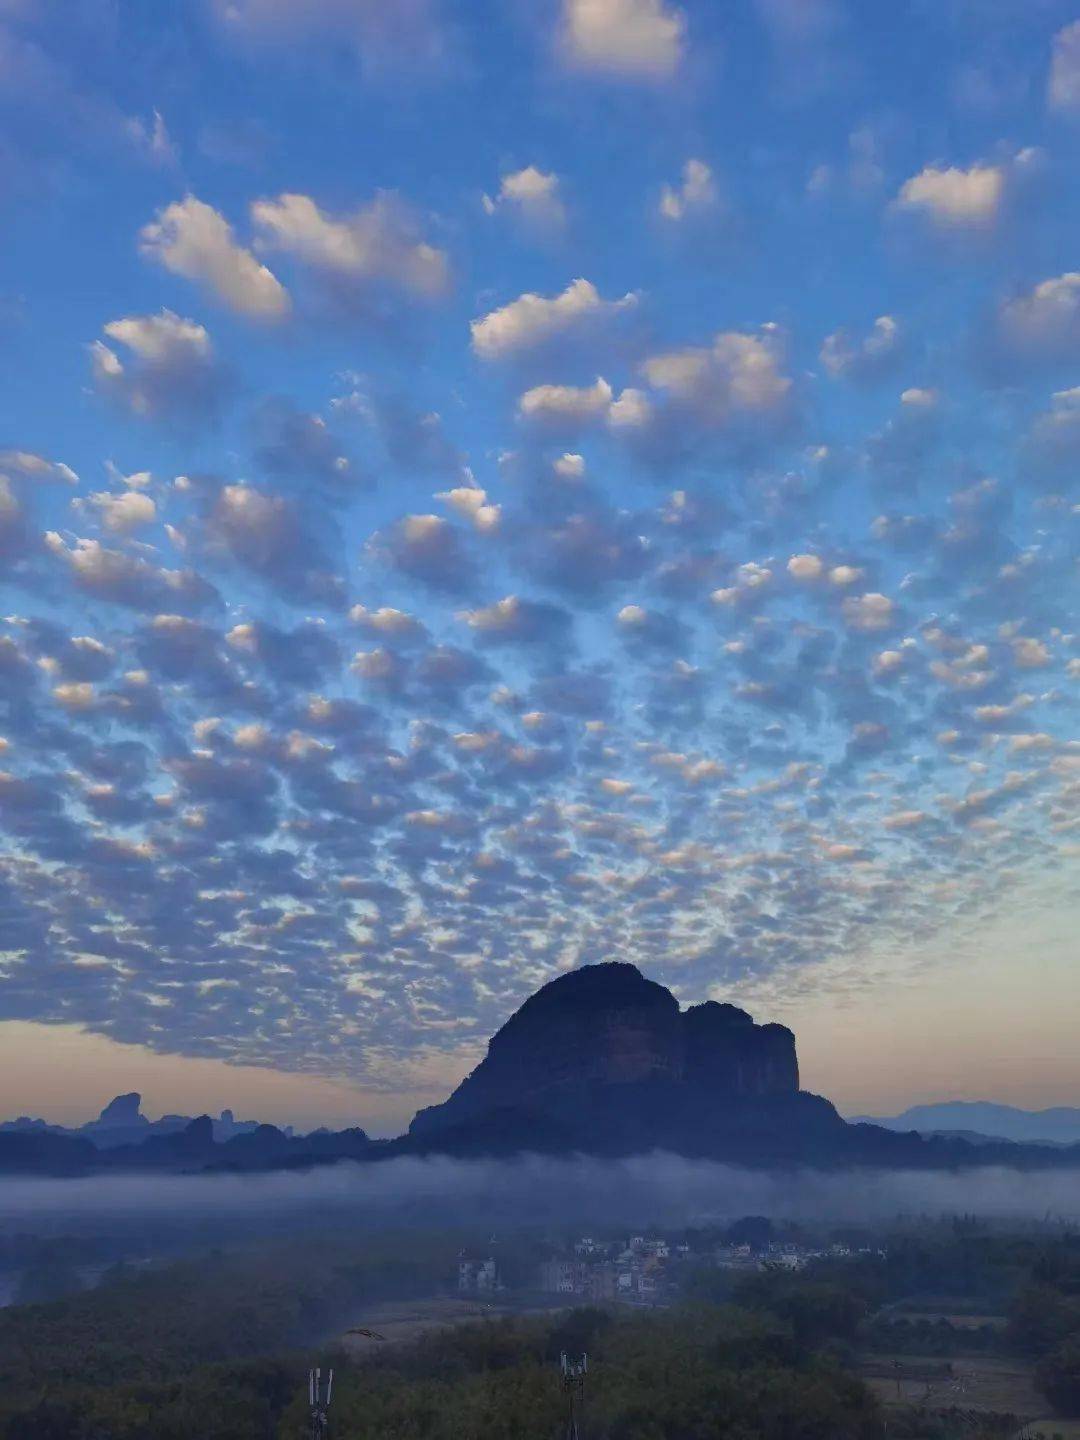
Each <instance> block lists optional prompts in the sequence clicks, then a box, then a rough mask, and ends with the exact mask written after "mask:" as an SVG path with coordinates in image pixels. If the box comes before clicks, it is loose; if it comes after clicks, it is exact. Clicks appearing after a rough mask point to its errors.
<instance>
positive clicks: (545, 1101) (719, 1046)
mask: <svg viewBox="0 0 1080 1440" xmlns="http://www.w3.org/2000/svg"><path fill="white" fill-rule="evenodd" d="M972 1111H975V1112H977V1113H971V1112H972ZM990 1112H997V1114H998V1115H1001V1114H1012V1115H1013V1116H1021V1115H1023V1114H1024V1112H1022V1111H1011V1112H1010V1111H1008V1109H1007V1107H1004V1106H989V1105H987V1106H985V1107H980V1106H930V1107H922V1108H921V1109H919V1110H909V1111H907V1112H906V1114H905V1115H903V1116H898V1117H895V1118H894V1119H890V1120H888V1121H884V1122H882V1123H880V1124H879V1123H876V1122H861V1123H848V1122H846V1121H845V1120H843V1119H842V1118H841V1116H840V1115H839V1114H838V1112H837V1111H836V1109H835V1107H834V1106H833V1105H832V1104H831V1103H830V1102H829V1101H828V1100H826V1099H824V1098H823V1097H822V1096H820V1095H812V1094H810V1093H809V1092H808V1091H806V1090H803V1089H801V1088H800V1085H799V1066H798V1060H797V1057H796V1052H795V1036H794V1035H793V1034H792V1033H791V1031H790V1030H788V1029H786V1028H785V1027H784V1026H783V1025H770V1024H766V1025H759V1024H757V1023H756V1022H755V1021H754V1020H753V1019H752V1018H751V1016H749V1015H748V1014H747V1013H746V1011H745V1010H740V1009H738V1008H737V1007H736V1006H734V1005H721V1004H717V1003H716V1002H714V1001H708V1002H706V1003H705V1004H702V1005H691V1006H689V1007H688V1008H687V1009H685V1010H684V1009H682V1008H681V1006H680V1005H679V1002H678V1001H677V1000H676V998H675V996H674V995H673V994H672V993H671V991H670V990H667V989H665V988H664V986H663V985H658V984H656V983H655V982H654V981H652V980H648V979H646V978H645V976H644V975H642V974H641V972H640V971H639V970H637V969H636V968H635V967H634V966H633V965H626V964H622V963H618V962H613V963H606V964H599V965H585V966H582V967H581V968H580V969H578V970H572V971H569V972H567V973H566V974H564V975H560V976H559V977H558V978H557V979H555V980H551V981H549V982H548V984H546V985H544V986H542V987H541V988H540V989H539V990H538V991H537V992H536V993H535V994H534V995H531V996H530V997H529V998H528V999H527V1000H526V1001H525V1003H524V1004H523V1005H522V1006H521V1007H520V1009H518V1010H517V1011H516V1012H515V1013H514V1014H513V1015H511V1016H510V1018H509V1019H508V1020H507V1021H506V1023H505V1024H504V1025H503V1026H502V1028H501V1029H500V1030H499V1031H498V1032H497V1033H496V1034H495V1035H494V1036H493V1037H492V1039H491V1041H490V1043H489V1045H488V1050H487V1054H486V1056H485V1057H484V1059H483V1060H482V1061H481V1062H480V1064H479V1065H478V1066H477V1067H476V1069H475V1070H474V1071H473V1072H472V1074H471V1075H469V1076H467V1077H466V1078H465V1079H464V1080H463V1081H462V1083H461V1084H460V1085H459V1086H458V1087H457V1089H456V1090H455V1091H454V1092H453V1094H452V1095H450V1096H449V1097H448V1099H447V1100H445V1101H444V1102H443V1103H442V1104H441V1105H433V1106H430V1107H429V1108H427V1109H425V1110H421V1111H420V1112H419V1113H418V1114H417V1115H416V1116H415V1118H414V1119H413V1122H412V1125H411V1126H410V1127H409V1133H408V1134H407V1135H402V1136H400V1137H399V1138H398V1139H396V1140H387V1141H372V1140H370V1139H369V1138H368V1137H367V1135H365V1134H364V1132H363V1131H362V1130H359V1129H356V1130H344V1131H340V1132H337V1133H332V1132H329V1131H316V1132H315V1133H314V1134H311V1135H306V1136H294V1135H291V1134H289V1133H288V1132H287V1131H284V1130H279V1129H276V1128H275V1127H274V1126H272V1125H259V1126H253V1125H250V1122H248V1123H245V1122H236V1121H235V1120H234V1119H233V1117H232V1116H231V1115H229V1114H228V1112H225V1113H224V1114H223V1116H222V1117H221V1120H219V1121H213V1120H211V1119H210V1117H209V1116H207V1115H203V1116H199V1117H197V1118H195V1119H187V1118H186V1117H182V1116H165V1117H163V1119H161V1120H159V1121H154V1122H148V1121H147V1120H146V1119H145V1118H144V1117H143V1115H142V1113H141V1109H140V1099H139V1096H138V1094H136V1093H134V1092H132V1093H131V1094H129V1095H121V1096H118V1097H117V1098H116V1100H114V1101H112V1102H111V1103H110V1104H109V1105H107V1106H106V1107H105V1110H104V1111H103V1112H102V1115H101V1117H100V1119H98V1120H96V1121H93V1122H91V1124H89V1125H86V1126H84V1127H82V1129H81V1130H79V1131H73V1132H72V1131H69V1132H60V1133H56V1132H55V1131H52V1130H50V1129H49V1128H48V1127H42V1125H41V1123H40V1122H34V1121H26V1120H24V1121H19V1122H15V1124H14V1125H13V1126H12V1127H11V1128H10V1129H9V1130H8V1131H6V1132H5V1133H0V1173H3V1172H7V1173H22V1174H26V1173H47V1174H72V1173H86V1172H88V1171H98V1172H101V1171H105V1172H116V1171H123V1170H127V1171H131V1170H179V1171H188V1172H192V1171H221V1170H228V1171H252V1170H281V1169H293V1168H299V1167H308V1166H312V1165H323V1164H331V1163H334V1162H336V1161H338V1160H345V1159H350V1160H360V1161H364V1162H368V1163H378V1162H379V1161H382V1160H387V1159H393V1158H394V1157H397V1156H404V1155H455V1156H462V1157H481V1156H513V1155H521V1154H525V1153H533V1154H544V1155H560V1156H566V1155H594V1156H612V1157H614V1156H628V1155H642V1154H649V1153H651V1152H654V1151H666V1152H669V1153H672V1154H676V1155H684V1156H687V1157H692V1158H698V1159H707V1160H718V1161H725V1162H728V1163H730V1164H738V1165H749V1166H757V1167H759V1168H780V1167H795V1166H805V1167H813V1168H817V1169H829V1168H839V1167H870V1166H872V1167H875V1168H878V1169H890V1168H891V1169H900V1168H904V1169H937V1168H945V1167H960V1166H975V1165H1008V1166H1013V1167H1017V1166H1023V1167H1031V1168H1036V1167H1048V1166H1049V1167H1059V1166H1073V1165H1076V1166H1080V1144H1076V1145H1071V1144H1067V1143H1063V1142H1064V1141H1066V1140H1072V1139H1073V1138H1076V1139H1080V1131H1077V1132H1075V1134H1074V1132H1070V1131H1069V1130H1067V1129H1062V1128H1060V1127H1059V1128H1053V1129H1051V1130H1046V1129H1044V1130H1043V1132H1042V1133H1043V1135H1045V1136H1046V1137H1047V1138H1046V1140H1045V1141H1044V1142H1043V1143H1028V1135H1027V1134H1026V1133H1024V1134H1022V1135H1021V1136H1016V1135H1015V1131H1014V1133H1013V1134H1012V1135H1009V1136H1005V1135H1003V1134H1000V1133H999V1134H998V1135H987V1134H986V1133H985V1132H986V1128H987V1125H988V1123H990V1122H991V1121H992V1120H993V1118H994V1117H993V1114H992V1113H990ZM928 1114H929V1115H931V1121H930V1124H929V1125H927V1116H928ZM1064 1114H1070V1115H1073V1116H1076V1115H1078V1114H1080V1112H1075V1111H1073V1112H1065V1111H1046V1112H1044V1116H1054V1115H1064ZM1025 1118H1026V1119H1027V1120H1029V1121H1032V1120H1036V1119H1038V1118H1039V1117H1034V1116H1026V1117H1025ZM1046 1123H1047V1122H1045V1121H1044V1124H1046ZM1074 1123H1075V1122H1074ZM924 1127H925V1130H926V1134H925V1135H923V1134H919V1133H914V1132H918V1131H920V1130H922V1129H924ZM934 1127H937V1128H938V1129H940V1131H947V1132H951V1133H933V1134H931V1133H930V1130H931V1129H932V1128H934ZM898 1132H903V1133H898ZM957 1132H964V1133H963V1135H962V1136H961V1135H958V1134H957ZM1020 1140H1022V1141H1023V1143H1018V1141H1020Z"/></svg>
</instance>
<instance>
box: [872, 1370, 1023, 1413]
mask: <svg viewBox="0 0 1080 1440" xmlns="http://www.w3.org/2000/svg"><path fill="white" fill-rule="evenodd" d="M859 1368H860V1374H861V1375H862V1378H863V1379H864V1380H865V1381H866V1383H867V1384H868V1385H869V1386H870V1388H871V1389H872V1390H873V1391H874V1393H875V1394H876V1395H878V1396H879V1397H880V1398H881V1400H882V1401H883V1402H884V1403H885V1404H886V1405H889V1404H892V1405H897V1404H900V1405H922V1406H926V1407H927V1408H928V1409H931V1410H935V1409H941V1410H946V1409H949V1408H951V1407H953V1406H956V1407H958V1408H959V1409H962V1410H980V1411H987V1412H993V1413H996V1414H1006V1415H1015V1416H1016V1417H1017V1418H1018V1419H1020V1420H1025V1421H1026V1420H1028V1419H1035V1417H1037V1416H1038V1415H1040V1414H1044V1413H1045V1407H1046V1401H1045V1400H1044V1399H1042V1397H1041V1396H1039V1395H1038V1394H1037V1393H1036V1391H1035V1388H1034V1386H1033V1384H1032V1379H1031V1366H1030V1365H1026V1364H1025V1363H1024V1362H1023V1361H1022V1360H999V1359H985V1358H983V1357H982V1356H977V1357H975V1356H973V1357H967V1356H965V1357H962V1358H958V1359H954V1360H950V1361H946V1360H942V1359H941V1358H940V1357H938V1356H926V1357H920V1356H918V1355H874V1356H867V1357H866V1359H865V1360H864V1361H863V1363H862V1365H861V1366H860V1367H859Z"/></svg>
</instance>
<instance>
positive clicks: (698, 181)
mask: <svg viewBox="0 0 1080 1440" xmlns="http://www.w3.org/2000/svg"><path fill="white" fill-rule="evenodd" d="M716 198H717V196H716V181H715V179H714V178H713V172H712V170H711V169H710V168H709V166H708V165H706V163H705V161H704V160H687V162H686V164H685V165H684V166H683V168H682V182H681V184H679V185H665V186H664V188H663V190H662V191H661V192H660V214H661V216H662V217H663V218H664V219H665V220H685V219H686V218H687V216H688V215H694V214H696V213H699V212H700V211H702V210H710V209H712V207H713V206H714V205H715V204H716Z"/></svg>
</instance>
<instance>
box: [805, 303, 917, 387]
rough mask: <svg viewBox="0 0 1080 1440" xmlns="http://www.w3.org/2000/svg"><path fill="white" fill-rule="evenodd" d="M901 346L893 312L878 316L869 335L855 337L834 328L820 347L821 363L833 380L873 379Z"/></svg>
mask: <svg viewBox="0 0 1080 1440" xmlns="http://www.w3.org/2000/svg"><path fill="white" fill-rule="evenodd" d="M899 349H900V326H899V325H898V324H897V322H896V320H895V319H894V318H893V316H892V315H879V316H878V318H877V319H876V320H875V321H874V324H873V327H872V328H871V330H870V333H869V335H867V336H865V337H864V338H863V339H862V340H856V339H853V338H852V336H851V335H850V334H849V333H848V331H846V330H835V331H834V332H833V333H832V334H831V335H828V336H826V338H825V340H824V342H823V344H822V346H821V357H820V358H821V363H822V365H824V367H825V369H826V371H827V372H828V374H829V375H831V376H832V377H833V379H834V380H835V379H839V378H841V377H847V378H850V379H870V378H872V377H873V376H874V375H877V374H880V373H881V372H882V371H883V370H885V369H887V368H888V365H889V362H890V361H891V360H893V359H894V358H895V357H896V355H897V354H898V352H899Z"/></svg>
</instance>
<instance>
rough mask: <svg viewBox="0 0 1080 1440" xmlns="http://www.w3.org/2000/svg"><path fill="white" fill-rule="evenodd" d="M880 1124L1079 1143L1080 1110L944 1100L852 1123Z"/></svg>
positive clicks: (1024, 1141)
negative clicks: (1021, 1107) (898, 1113)
mask: <svg viewBox="0 0 1080 1440" xmlns="http://www.w3.org/2000/svg"><path fill="white" fill-rule="evenodd" d="M860 1122H861V1123H865V1124H868V1125H881V1126H883V1127H884V1128H885V1129H887V1130H917V1131H918V1132H919V1133H920V1134H922V1135H928V1134H946V1133H948V1134H953V1135H956V1134H959V1133H960V1132H964V1133H965V1138H971V1139H972V1140H975V1141H985V1140H987V1139H992V1140H1012V1141H1014V1142H1016V1143H1018V1144H1046V1145H1077V1144H1080V1108H1075V1107H1071V1106H1068V1105H1058V1106H1055V1107H1054V1108H1053V1109H1050V1110H1018V1109H1017V1108H1016V1107H1015V1106H1013V1105H995V1104H993V1103H992V1102H991V1101H989V1100H944V1101H940V1102H938V1103H937V1104H931V1105H913V1106H912V1107H911V1108H910V1109H909V1110H905V1111H904V1112H903V1114H901V1115H891V1116H888V1117H886V1118H882V1119H875V1118H873V1117H871V1116H860V1117H859V1119H858V1120H856V1121H853V1122H852V1123H854V1124H858V1123H860Z"/></svg>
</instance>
